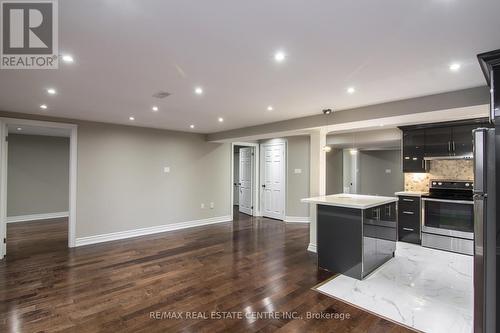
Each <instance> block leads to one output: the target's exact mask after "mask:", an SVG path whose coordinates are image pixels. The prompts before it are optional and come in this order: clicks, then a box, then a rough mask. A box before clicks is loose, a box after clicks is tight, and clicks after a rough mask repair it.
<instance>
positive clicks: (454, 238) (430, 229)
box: [422, 181, 474, 255]
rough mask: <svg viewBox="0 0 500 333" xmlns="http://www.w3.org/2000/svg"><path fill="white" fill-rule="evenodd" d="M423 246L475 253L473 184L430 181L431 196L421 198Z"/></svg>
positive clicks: (469, 182)
mask: <svg viewBox="0 0 500 333" xmlns="http://www.w3.org/2000/svg"><path fill="white" fill-rule="evenodd" d="M422 245H423V246H427V247H432V248H437V249H441V250H447V251H452V252H458V253H463V254H469V255H472V254H473V248H474V201H473V198H472V182H471V181H431V186H430V189H429V194H428V195H427V196H424V197H422Z"/></svg>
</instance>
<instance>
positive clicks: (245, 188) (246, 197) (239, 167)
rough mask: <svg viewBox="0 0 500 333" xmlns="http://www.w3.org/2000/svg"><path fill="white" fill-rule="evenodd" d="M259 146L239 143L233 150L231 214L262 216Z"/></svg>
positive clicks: (234, 145) (234, 144)
mask: <svg viewBox="0 0 500 333" xmlns="http://www.w3.org/2000/svg"><path fill="white" fill-rule="evenodd" d="M258 163H259V145H258V144H257V143H245V142H238V143H233V144H232V150H231V184H232V191H231V213H232V215H233V219H234V217H235V215H236V216H238V214H240V213H242V214H246V215H250V216H260V211H259V196H258V182H259V168H258V165H259V164H258Z"/></svg>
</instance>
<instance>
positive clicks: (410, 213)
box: [403, 211, 415, 215]
mask: <svg viewBox="0 0 500 333" xmlns="http://www.w3.org/2000/svg"><path fill="white" fill-rule="evenodd" d="M403 214H406V215H415V213H414V212H408V211H403Z"/></svg>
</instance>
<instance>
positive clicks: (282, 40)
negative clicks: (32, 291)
mask: <svg viewBox="0 0 500 333" xmlns="http://www.w3.org/2000/svg"><path fill="white" fill-rule="evenodd" d="M59 11H60V13H59V17H60V20H59V24H60V43H59V45H60V51H61V53H70V54H72V55H73V56H74V58H75V63H74V64H71V65H69V64H61V68H60V69H59V70H2V71H0V109H1V110H6V111H13V112H23V113H35V114H42V113H43V114H47V115H52V116H62V117H68V118H76V119H85V120H96V121H105V122H112V123H123V124H131V122H130V121H129V120H128V118H129V116H131V115H133V116H134V117H135V118H136V120H135V121H134V122H133V123H132V124H133V125H138V126H149V127H159V128H167V129H176V130H186V131H189V130H190V129H189V125H190V124H195V125H196V128H195V130H194V131H196V132H202V133H211V132H218V131H222V130H228V129H233V128H239V127H245V126H250V125H257V124H261V123H267V122H272V121H278V120H284V119H289V118H296V117H301V116H307V115H312V114H318V113H319V112H321V109H323V108H325V107H332V108H334V109H337V110H338V109H346V108H351V107H356V106H362V105H368V104H375V103H380V102H385V101H390V100H398V99H404V98H409V97H415V96H422V95H427V94H433V93H439V92H445V91H451V90H458V89H462V88H467V87H474V86H480V85H484V83H485V81H484V78H483V77H482V74H481V72H480V69H479V66H478V63H477V60H476V58H475V56H476V54H477V53H480V52H484V51H489V50H492V49H496V48H500V34H498V31H500V20H498V12H500V1H498V0H481V1H471V0H405V1H401V0H385V1H373V0H358V1H352V0H336V1H317V0H309V1H306V0H302V1H299V0H272V1H269V0H268V1H262V0H254V1H234V0H225V1H221V0H213V1H194V0H179V1H165V0H148V1H144V0H143V1H135V0H86V1H78V0H64V1H59ZM276 50H284V51H285V52H286V54H287V59H286V60H285V62H284V63H281V64H277V63H276V62H275V61H274V59H273V53H274V52H275V51H276ZM452 62H459V63H461V65H462V68H461V70H460V71H458V72H456V73H455V72H450V70H449V69H448V66H449V64H450V63H452ZM198 85H199V86H202V87H203V88H204V90H205V93H204V95H203V96H197V95H195V94H194V92H193V90H194V87H195V86H198ZM348 86H355V87H356V89H357V92H356V93H355V94H353V95H349V94H347V93H346V89H347V87H348ZM48 87H55V88H56V89H57V91H58V94H57V95H55V96H48V95H47V94H46V92H45V90H46V89H47V88H48ZM159 90H165V91H168V92H170V93H172V95H171V96H170V97H167V98H166V99H164V100H155V99H153V98H152V97H151V96H152V94H153V93H155V92H157V91H159ZM42 103H45V104H47V105H48V106H49V109H48V110H46V111H42V110H40V109H39V105H40V104H42ZM153 105H158V106H159V107H160V111H159V112H157V113H153V112H152V111H151V107H152V106H153ZM268 105H273V106H274V111H271V112H269V111H267V110H266V108H267V106H268ZM218 117H224V119H225V121H224V122H223V123H219V122H218V121H217V118H218Z"/></svg>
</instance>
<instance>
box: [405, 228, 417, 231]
mask: <svg viewBox="0 0 500 333" xmlns="http://www.w3.org/2000/svg"><path fill="white" fill-rule="evenodd" d="M403 230H404V231H415V229H412V228H403Z"/></svg>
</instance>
